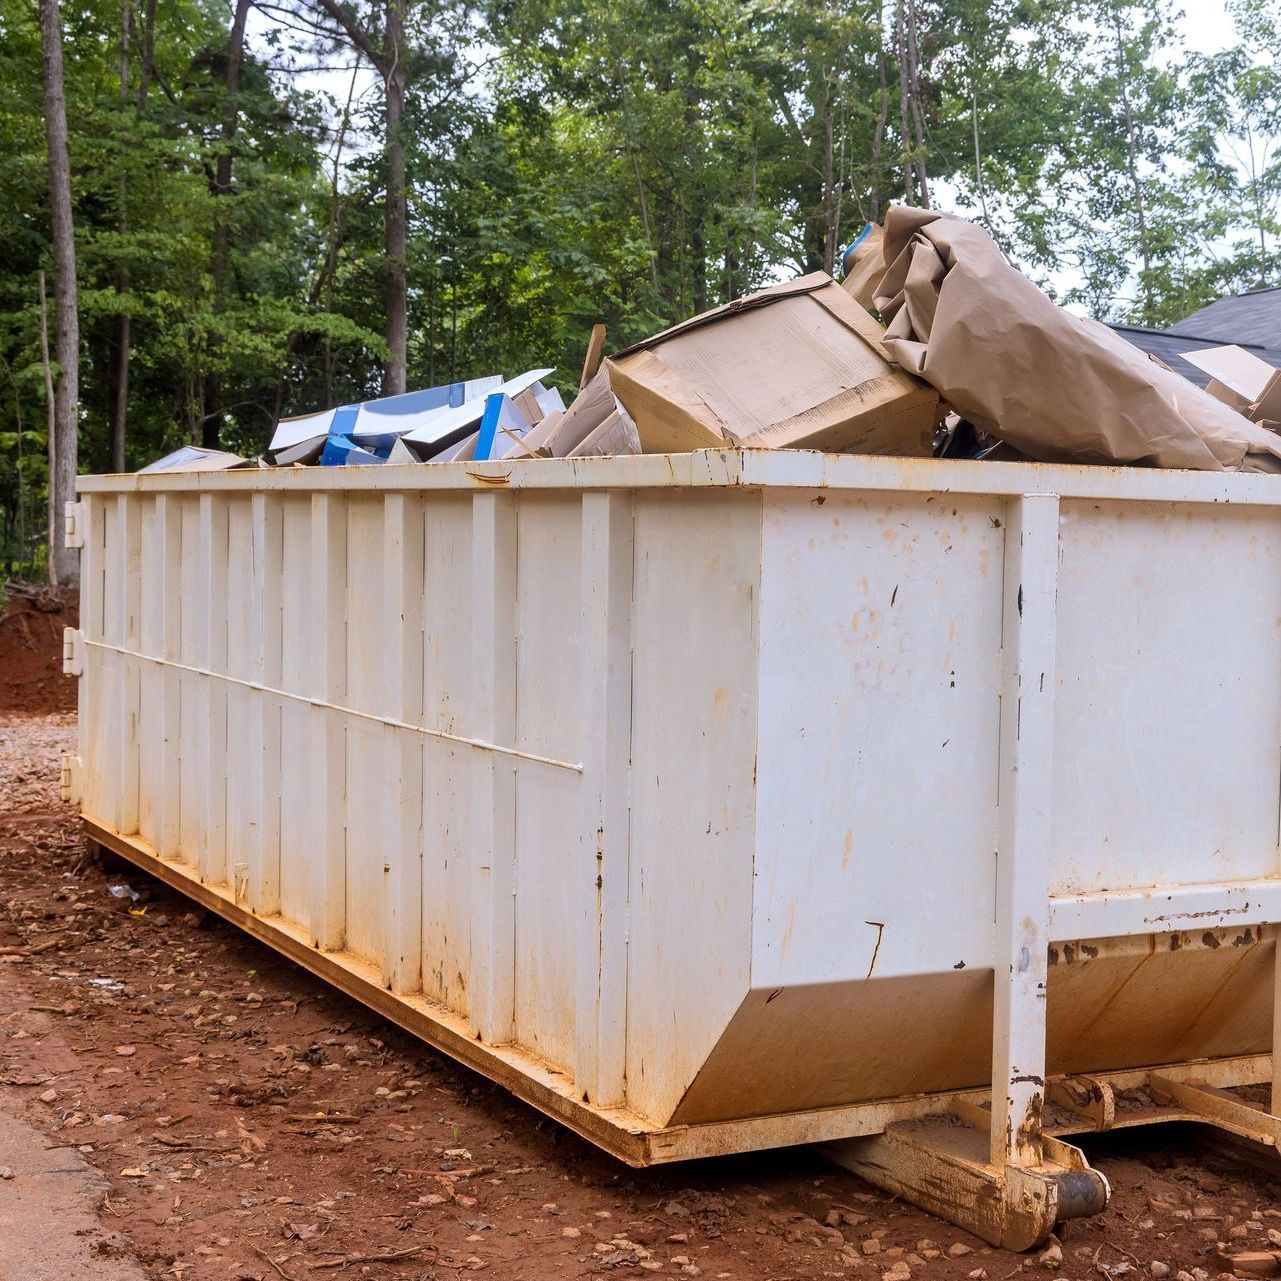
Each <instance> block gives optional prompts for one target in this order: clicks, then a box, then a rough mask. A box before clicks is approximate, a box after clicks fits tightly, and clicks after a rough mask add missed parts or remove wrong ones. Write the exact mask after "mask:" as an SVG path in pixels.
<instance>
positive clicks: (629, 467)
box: [76, 449, 1281, 507]
mask: <svg viewBox="0 0 1281 1281" xmlns="http://www.w3.org/2000/svg"><path fill="white" fill-rule="evenodd" d="M734 487H745V488H751V489H825V490H864V491H871V492H906V493H926V494H952V495H958V496H961V495H967V494H972V495H996V496H1018V495H1023V494H1052V495H1057V496H1059V497H1063V498H1086V499H1089V498H1095V499H1101V500H1125V499H1128V500H1134V501H1139V502H1144V501H1146V502H1165V503H1169V502H1188V503H1230V504H1235V505H1245V506H1264V507H1273V506H1281V477H1277V476H1274V475H1269V474H1264V473H1241V472H1208V471H1175V470H1162V469H1157V468H1147V467H1106V466H1093V465H1087V464H1079V463H1027V462H1006V463H1001V462H989V461H981V462H978V461H971V460H966V459H936V458H889V457H880V456H873V455H862V454H860V455H855V454H824V453H819V452H817V451H814V450H791V449H789V450H751V449H744V450H735V449H723V450H721V449H704V450H696V451H694V452H691V453H683V454H642V455H636V456H630V457H606V458H535V459H508V460H504V461H493V462H459V463H437V464H430V463H426V464H425V463H409V464H404V465H397V464H390V463H388V464H383V465H382V466H377V467H374V466H370V467H278V468H246V469H241V470H236V471H221V472H176V473H165V472H157V473H151V474H148V475H143V474H139V473H133V474H124V475H93V476H79V477H77V480H76V492H77V494H78V495H80V496H84V495H89V494H148V493H151V494H167V493H172V494H184V493H186V494H190V493H215V492H231V493H246V494H254V493H267V492H293V493H313V494H315V493H328V492H338V493H397V492H404V493H412V492H419V491H425V490H452V491H458V492H465V493H473V494H474V493H486V492H488V493H501V492H504V491H508V490H514V489H521V490H566V489H571V490H582V491H592V490H606V491H608V490H618V489H627V490H642V489H644V490H649V489H722V488H734Z"/></svg>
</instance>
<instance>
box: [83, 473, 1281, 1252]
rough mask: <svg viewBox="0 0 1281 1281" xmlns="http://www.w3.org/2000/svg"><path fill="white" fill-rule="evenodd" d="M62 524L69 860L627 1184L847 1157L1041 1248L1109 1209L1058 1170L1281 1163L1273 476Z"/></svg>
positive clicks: (842, 484)
mask: <svg viewBox="0 0 1281 1281" xmlns="http://www.w3.org/2000/svg"><path fill="white" fill-rule="evenodd" d="M79 493H80V501H79V502H78V503H77V504H75V505H73V506H72V507H71V509H70V510H69V518H68V538H69V540H70V541H71V542H72V543H73V544H74V545H79V546H81V547H82V549H83V550H82V591H83V597H82V631H80V632H79V633H71V634H69V636H68V639H67V666H68V670H71V671H74V672H77V673H78V674H80V675H81V677H82V680H81V685H80V712H81V717H80V735H81V738H80V749H79V756H78V758H73V759H71V760H69V761H68V762H67V766H66V776H67V786H68V789H69V791H70V792H71V793H73V794H76V795H78V797H79V801H80V805H81V807H82V810H83V815H84V820H85V824H86V829H87V832H88V836H89V838H90V839H91V840H92V841H94V842H96V843H98V844H100V845H102V846H104V847H107V848H109V849H111V850H113V851H115V852H117V853H119V854H122V855H123V856H125V857H126V858H129V859H131V860H133V861H134V862H135V863H137V864H139V865H140V866H142V867H144V868H146V869H147V870H148V871H150V872H152V873H154V874H155V875H157V876H159V877H161V878H162V879H164V880H166V881H167V882H169V883H170V884H172V885H175V886H177V887H178V888H179V889H181V890H182V891H184V892H185V893H187V894H189V895H190V896H191V897H193V898H194V899H197V900H198V901H200V902H201V903H203V904H205V905H206V906H208V907H210V908H212V909H213V910H215V911H217V912H220V913H221V914H222V915H224V916H225V917H227V918H228V919H230V920H232V921H233V922H235V923H237V924H238V925H240V926H241V927H243V928H244V929H246V930H247V931H249V932H251V933H252V934H254V935H255V936H256V937H258V938H260V939H262V940H263V941H265V942H267V943H269V944H271V945H272V946H273V947H275V948H277V949H279V950H280V951H281V952H283V953H285V954H286V955H287V956H289V957H292V958H293V959H295V960H296V961H298V962H300V963H301V964H303V965H305V966H307V967H308V968H309V969H311V970H313V971H314V972H316V973H317V974H319V975H321V976H322V977H323V978H325V979H327V980H329V981H330V982H332V983H333V984H334V985H335V986H337V987H339V988H341V989H342V990H343V991H345V992H348V993H350V994H351V995H353V996H355V997H357V998H359V999H360V1000H362V1001H365V1002H366V1003H368V1004H369V1005H371V1006H373V1007H374V1008H375V1009H377V1010H379V1011H381V1012H382V1013H383V1014H385V1015H386V1016H387V1017H388V1018H390V1019H392V1020H394V1021H395V1022H397V1023H399V1024H401V1025H402V1026H404V1027H406V1028H408V1029H410V1030H411V1031H413V1032H415V1033H417V1034H418V1035H419V1036H421V1037H422V1038H423V1039H424V1040H425V1041H427V1042H429V1043H430V1044H432V1045H434V1046H436V1047H438V1048H440V1049H442V1050H444V1051H445V1052H447V1053H448V1054H451V1055H453V1056H454V1057H456V1058H458V1059H460V1060H461V1061H463V1062H464V1063H466V1064H469V1065H470V1066H472V1067H474V1068H476V1069H477V1070H479V1071H481V1072H483V1073H485V1074H486V1075H487V1076H489V1077H492V1078H493V1079H495V1080H498V1081H500V1082H502V1083H503V1084H504V1085H506V1086H507V1087H508V1088H510V1089H511V1090H512V1091H513V1092H514V1093H516V1094H517V1095H519V1096H520V1097H521V1098H523V1099H526V1100H527V1101H529V1102H530V1103H532V1104H534V1105H535V1106H537V1107H539V1108H541V1109H542V1110H544V1111H545V1112H547V1113H549V1114H550V1115H552V1116H554V1117H556V1118H557V1119H559V1120H561V1121H563V1122H564V1123H566V1124H567V1125H570V1126H572V1127H573V1128H574V1129H576V1130H577V1131H579V1132H580V1133H582V1134H584V1135H586V1136H588V1137H589V1138H591V1139H592V1140H594V1141H595V1142H597V1143H598V1144H600V1145H601V1146H602V1147H604V1148H606V1149H608V1150H609V1151H611V1152H613V1153H615V1154H616V1155H618V1156H619V1157H621V1158H622V1159H623V1160H625V1161H628V1162H631V1163H633V1164H637V1165H642V1164H647V1163H651V1162H660V1161H672V1160H680V1159H684V1158H689V1157H697V1156H704V1155H709V1154H717V1153H729V1152H735V1151H742V1150H747V1149H753V1148H761V1147H767V1146H771V1145H781V1144H792V1143H802V1142H818V1141H823V1142H831V1141H838V1140H840V1141H844V1140H851V1139H858V1142H854V1143H844V1144H843V1145H842V1146H841V1147H840V1148H839V1149H838V1152H837V1154H838V1157H839V1159H842V1160H844V1161H846V1162H847V1163H848V1164H851V1165H853V1166H854V1167H855V1168H857V1169H859V1170H861V1171H862V1172H863V1173H864V1174H866V1175H867V1176H868V1177H870V1178H872V1179H874V1180H876V1181H879V1182H881V1183H883V1184H884V1185H886V1186H891V1187H895V1188H897V1189H898V1190H900V1191H903V1192H905V1193H906V1194H907V1195H909V1196H912V1197H913V1198H914V1199H916V1200H918V1201H920V1202H921V1203H922V1204H925V1205H927V1206H929V1207H930V1208H932V1209H935V1210H937V1211H938V1212H940V1213H943V1214H946V1215H948V1216H949V1217H951V1218H953V1219H955V1220H956V1221H957V1222H961V1223H964V1224H966V1225H967V1226H970V1227H972V1228H974V1229H975V1230H976V1231H979V1232H981V1233H982V1234H983V1235H985V1236H987V1237H988V1238H989V1239H990V1240H993V1241H999V1242H1002V1243H1005V1244H1010V1245H1027V1244H1030V1243H1032V1242H1034V1241H1036V1240H1038V1239H1041V1238H1043V1237H1044V1235H1045V1234H1046V1233H1048V1231H1049V1230H1050V1228H1051V1227H1052V1225H1053V1223H1054V1221H1055V1218H1056V1217H1066V1216H1067V1215H1070V1214H1079V1213H1086V1212H1089V1211H1091V1210H1095V1209H1098V1208H1100V1207H1101V1205H1102V1204H1103V1202H1104V1200H1105V1198H1106V1185H1105V1184H1104V1183H1103V1181H1102V1180H1101V1178H1100V1177H1099V1176H1098V1175H1097V1174H1096V1173H1095V1172H1093V1171H1091V1170H1089V1168H1088V1166H1086V1165H1085V1163H1084V1161H1083V1159H1082V1158H1081V1157H1080V1154H1079V1152H1077V1150H1076V1149H1075V1148H1072V1147H1070V1146H1068V1145H1067V1144H1065V1143H1063V1142H1061V1141H1060V1140H1059V1139H1058V1138H1056V1137H1055V1136H1056V1135H1062V1134H1066V1133H1074V1132H1080V1131H1082V1130H1085V1129H1104V1128H1109V1127H1111V1126H1114V1125H1121V1124H1129V1123H1136V1122H1138V1121H1145V1120H1153V1119H1167V1118H1182V1119H1189V1118H1195V1119H1202V1120H1207V1121H1210V1122H1212V1123H1215V1124H1218V1125H1220V1126H1221V1127H1223V1128H1226V1129H1228V1130H1230V1131H1232V1133H1234V1134H1236V1135H1239V1136H1243V1137H1247V1138H1252V1139H1255V1140H1257V1141H1260V1142H1263V1143H1265V1144H1267V1143H1275V1141H1276V1139H1277V1138H1278V1137H1281V1128H1279V1123H1278V1122H1277V1121H1276V1119H1275V1118H1274V1116H1273V1115H1272V1113H1273V1112H1275V1111H1276V1110H1277V1109H1276V1108H1275V1106H1273V1107H1271V1108H1268V1107H1267V1106H1266V1105H1264V1104H1262V1103H1261V1102H1258V1101H1257V1100H1256V1102H1254V1103H1251V1102H1249V1101H1248V1100H1247V1099H1246V1098H1245V1097H1244V1096H1243V1095H1241V1094H1233V1093H1232V1092H1231V1091H1232V1089H1233V1088H1235V1087H1239V1086H1243V1085H1248V1084H1251V1083H1258V1082H1270V1081H1271V1080H1272V1067H1271V1050H1272V1044H1273V1031H1272V1028H1273V1003H1272V992H1273V970H1274V960H1273V956H1274V948H1273V942H1272V939H1273V931H1272V929H1271V926H1270V923H1271V922H1275V921H1278V920H1281V876H1279V872H1278V855H1279V846H1278V840H1279V836H1278V831H1279V826H1281V662H1278V653H1281V649H1279V647H1278V640H1279V639H1281V483H1278V481H1277V480H1276V478H1274V477H1268V476H1247V475H1235V474H1233V475H1224V474H1219V475H1215V474H1208V473H1185V472H1158V471H1143V470H1136V469H1129V470H1126V469H1111V468H1101V467H1090V468H1087V467H1068V466H1038V465H1019V464H1000V463H973V462H941V461H933V460H923V461H917V460H897V459H885V458H867V457H847V456H833V455H820V454H814V453H805V452H784V451H780V452H776V453H753V452H733V451H731V452H724V453H722V452H701V453H695V454H685V455H674V456H646V457H636V458H617V459H613V458H605V459H586V460H554V459H546V460H529V461H520V462H503V463H482V464H476V463H472V464H465V463H459V464H449V465H437V466H409V467H393V466H383V467H369V468H334V469H328V468H306V469H291V470H286V469H281V470H270V471H240V472H226V473H221V474H194V475H181V474H178V475H175V474H169V475H165V474H160V475H147V476H101V477H82V478H81V480H80V486H79ZM993 1080H995V1082H996V1089H995V1090H992V1089H991V1088H990V1083H991V1082H992V1081H993ZM1256 1094H1257V1091H1256ZM860 1136H861V1137H860Z"/></svg>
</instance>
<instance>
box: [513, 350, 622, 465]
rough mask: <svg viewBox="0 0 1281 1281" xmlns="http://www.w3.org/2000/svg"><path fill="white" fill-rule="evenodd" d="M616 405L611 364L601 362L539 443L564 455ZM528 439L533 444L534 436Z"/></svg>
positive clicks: (602, 420) (559, 456) (555, 456)
mask: <svg viewBox="0 0 1281 1281" xmlns="http://www.w3.org/2000/svg"><path fill="white" fill-rule="evenodd" d="M617 408H618V402H617V401H616V400H615V398H614V390H613V387H612V385H611V381H610V373H609V368H608V365H607V364H606V365H602V366H601V367H600V369H599V370H598V371H597V373H596V376H595V377H594V378H593V379H592V380H591V382H589V383H588V384H587V386H586V387H584V388H583V390H582V391H580V392H579V393H578V395H577V396H576V397H575V399H574V403H573V404H572V405H570V407H569V408H568V409H567V410H565V412H564V413H563V414H562V415H561V416H560V417H559V418H558V419H557V421H556V423H555V425H554V427H553V429H552V430H551V431H550V432H549V433H547V434H546V435H544V436H542V437H541V438H540V439H539V442H538V443H539V445H540V446H541V447H542V448H544V449H546V450H547V452H548V453H549V454H550V455H551V456H552V457H553V458H565V457H567V456H568V455H569V454H570V453H571V452H572V451H573V450H574V449H576V448H577V447H578V446H579V445H581V444H582V443H583V441H584V440H586V439H587V437H588V436H589V435H591V433H592V432H593V431H595V430H596V428H597V427H599V426H600V425H601V423H603V422H604V421H605V419H606V418H608V417H609V415H610V414H612V413H613V412H614V411H615V410H616V409H617ZM529 443H530V444H533V439H532V438H531V439H530V440H529ZM536 447H537V446H536Z"/></svg>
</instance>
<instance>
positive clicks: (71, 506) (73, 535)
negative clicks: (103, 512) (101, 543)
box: [62, 502, 89, 548]
mask: <svg viewBox="0 0 1281 1281" xmlns="http://www.w3.org/2000/svg"><path fill="white" fill-rule="evenodd" d="M88 515H89V513H88V512H87V511H86V509H85V504H84V503H83V502H71V503H67V504H66V505H65V506H64V508H63V518H62V541H63V543H64V544H65V545H66V546H67V547H69V548H77V547H83V546H84V545H85V530H86V528H87V527H88V524H89V520H88Z"/></svg>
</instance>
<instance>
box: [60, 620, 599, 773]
mask: <svg viewBox="0 0 1281 1281" xmlns="http://www.w3.org/2000/svg"><path fill="white" fill-rule="evenodd" d="M84 643H85V644H86V645H87V646H90V647H91V648H93V649H103V650H106V651H107V652H108V653H111V654H122V655H124V657H125V658H136V659H138V661H139V662H143V663H154V664H155V665H156V666H157V667H171V668H173V669H174V670H175V671H179V672H190V673H191V674H192V675H193V676H207V677H209V679H210V680H216V681H226V682H227V683H228V684H229V685H239V686H240V687H241V688H242V689H252V690H254V691H256V692H257V693H259V694H267V695H269V696H270V697H272V698H288V699H292V700H293V701H294V702H295V703H305V704H306V705H307V706H308V707H323V708H326V709H327V710H328V711H331V712H338V713H339V714H341V715H343V716H358V717H359V718H360V719H361V720H366V721H373V722H374V723H375V724H377V725H390V726H391V728H392V729H407V730H410V731H411V732H412V733H414V734H426V735H427V737H428V738H441V739H445V740H446V741H447V742H450V743H458V744H459V745H460V746H463V747H475V748H478V749H479V750H480V751H483V752H498V753H499V754H500V755H502V756H515V757H517V758H518V759H520V760H522V761H534V762H536V763H537V764H539V765H551V766H554V767H555V768H556V769H567V770H572V771H573V772H574V773H575V774H581V773H582V772H583V766H582V762H581V761H579V762H575V761H562V760H558V759H557V758H556V757H554V756H539V755H538V754H537V753H536V752H522V751H521V750H520V748H518V747H507V746H505V745H504V744H502V743H490V742H487V741H486V740H485V739H483V738H468V737H467V736H466V735H463V734H450V733H448V732H447V731H445V730H443V729H431V728H429V727H428V726H426V725H413V724H411V723H410V722H409V721H398V720H396V719H395V718H394V717H391V716H379V715H378V713H377V712H362V711H360V710H359V709H358V708H355V707H344V706H343V705H342V704H341V703H329V702H326V701H325V700H324V699H323V698H312V697H310V696H309V695H307V694H295V693H294V692H293V691H292V690H287V689H277V688H276V687H275V686H273V685H264V684H263V683H262V682H261V681H249V680H244V679H243V678H241V677H239V676H231V675H229V674H228V673H227V672H214V671H210V669H209V668H207V667H193V666H192V665H191V664H189V663H178V662H175V661H174V660H173V659H171V658H157V657H156V656H155V655H154V654H142V653H139V652H138V651H137V650H135V649H125V648H124V646H122V645H108V644H107V643H106V642H105V641H96V640H89V638H88V637H86V638H85V642H84Z"/></svg>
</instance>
